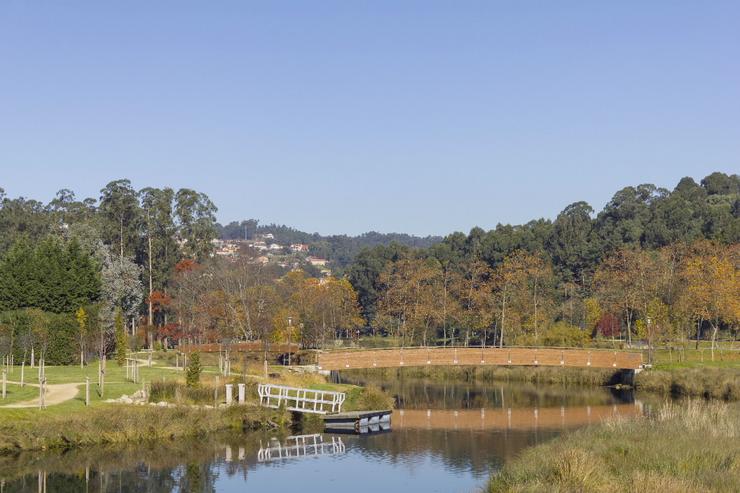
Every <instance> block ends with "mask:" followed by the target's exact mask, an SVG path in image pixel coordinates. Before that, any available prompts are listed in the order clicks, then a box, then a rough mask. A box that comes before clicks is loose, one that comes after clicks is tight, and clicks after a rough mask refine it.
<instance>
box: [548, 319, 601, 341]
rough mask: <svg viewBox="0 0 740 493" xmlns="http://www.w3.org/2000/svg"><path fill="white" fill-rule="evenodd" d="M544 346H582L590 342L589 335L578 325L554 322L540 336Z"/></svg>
mask: <svg viewBox="0 0 740 493" xmlns="http://www.w3.org/2000/svg"><path fill="white" fill-rule="evenodd" d="M542 342H543V343H544V344H545V345H546V346H561V347H584V346H588V345H589V344H590V343H591V335H590V334H589V333H588V332H586V331H585V330H582V329H581V328H580V327H576V326H574V325H570V324H568V323H566V322H563V321H560V322H555V323H554V324H552V325H551V326H550V328H549V329H547V331H545V333H544V334H543V336H542Z"/></svg>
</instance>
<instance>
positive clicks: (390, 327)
mask: <svg viewBox="0 0 740 493" xmlns="http://www.w3.org/2000/svg"><path fill="white" fill-rule="evenodd" d="M739 241H740V177H738V176H737V175H731V176H728V175H725V174H722V173H713V174H711V175H709V176H707V177H706V178H704V179H703V180H702V181H701V184H697V183H696V182H694V180H692V179H691V178H684V179H682V180H681V181H680V182H679V183H678V185H677V186H676V188H675V189H674V190H673V191H672V192H669V191H667V190H665V189H661V188H658V187H655V186H654V185H640V186H637V187H627V188H624V189H622V190H620V191H619V192H617V193H616V194H615V195H614V197H613V198H612V200H611V201H610V202H609V203H608V204H607V205H606V206H605V207H604V209H603V210H602V211H601V212H599V213H598V214H596V215H594V211H593V209H592V208H591V207H590V206H589V205H588V204H587V203H585V202H576V203H573V204H571V205H569V206H568V207H566V208H565V209H564V210H563V211H562V212H561V213H560V214H559V215H558V216H557V218H556V219H555V220H554V221H549V220H544V219H540V220H534V221H531V222H529V223H527V224H524V225H520V226H511V225H498V226H497V227H496V228H495V229H493V230H491V231H484V230H482V229H480V228H474V229H473V230H471V231H470V233H469V234H467V235H466V234H464V233H453V234H451V235H449V236H447V237H446V238H444V240H443V241H442V242H440V243H438V244H436V245H434V246H432V247H430V248H428V249H422V250H418V249H417V250H414V249H410V248H407V247H404V246H402V245H391V246H379V247H376V248H372V249H366V250H364V251H362V252H360V253H359V254H358V255H357V257H356V258H355V260H354V262H353V264H352V265H351V266H350V267H349V268H348V269H347V275H348V278H349V279H350V281H351V282H352V285H353V286H354V287H355V289H356V290H357V292H358V299H359V301H360V304H361V309H362V313H363V315H364V316H365V318H366V320H367V322H368V323H369V324H370V325H371V326H373V327H375V328H377V329H381V330H383V331H384V332H390V333H393V334H395V335H398V336H399V337H401V338H402V341H403V342H405V343H422V344H423V343H428V342H429V341H430V340H432V341H434V342H435V343H436V342H437V341H438V340H441V341H443V342H444V343H456V342H461V341H460V338H462V342H469V341H470V339H471V333H475V340H476V343H481V342H483V343H489V344H491V343H496V344H509V343H518V344H535V343H543V342H547V341H545V340H544V339H543V338H544V337H550V338H552V339H554V340H553V341H552V342H557V339H560V340H561V342H563V341H564V338H570V339H574V340H576V341H578V340H581V339H583V334H584V333H586V334H587V336H588V338H590V337H591V335H592V332H593V331H594V330H595V329H596V326H597V325H598V324H599V323H601V325H602V326H603V325H604V324H605V323H606V322H605V320H615V321H617V324H616V325H617V326H618V327H617V328H616V329H615V330H616V332H617V333H619V334H620V335H622V336H623V337H625V338H627V339H631V337H632V336H633V335H635V334H638V335H639V337H640V338H641V339H652V337H651V331H655V330H657V329H658V328H660V329H661V332H662V333H667V332H668V325H669V324H668V323H667V322H665V320H667V319H668V318H670V320H671V323H670V326H671V329H670V330H676V331H677V332H678V333H679V334H683V336H684V337H689V336H691V335H692V334H693V335H697V333H698V335H699V336H701V335H702V332H703V329H704V327H705V326H708V325H709V326H711V332H712V333H713V334H714V335H716V333H717V331H718V330H719V329H720V328H723V329H727V330H729V331H733V330H734V331H736V330H737V322H738V318H740V315H738V304H737V300H738V299H740V292H739V291H738V289H739V288H738V284H737V267H738V258H737V245H738V242H739ZM692 265H693V266H694V267H693V271H692V267H691V266H692ZM635 269H638V270H637V271H636V270H635ZM639 269H642V270H639ZM712 269H714V270H712ZM692 272H694V273H693V274H692ZM712 272H714V274H713V273H712ZM719 272H721V273H722V274H721V275H719V274H718V273H719ZM666 273H670V274H671V276H672V277H671V278H670V280H671V282H668V281H664V283H663V285H661V286H660V287H659V286H658V284H656V283H658V281H657V279H658V278H660V277H661V276H662V278H665V276H667V275H668V274H666ZM712 276H714V277H712ZM620 278H621V281H620ZM638 279H651V282H652V283H653V284H652V285H651V286H652V287H650V288H648V287H646V286H647V284H648V283H647V281H646V282H645V283H643V285H642V288H640V289H641V290H642V291H641V292H642V295H641V296H640V297H639V299H640V300H641V301H640V302H639V303H637V302H633V301H632V300H634V299H635V295H634V292H633V291H634V289H637V288H636V287H635V286H636V285H637V280H638ZM720 281H721V282H720ZM620 283H621V284H620ZM723 283H724V284H723ZM718 285H723V286H724V288H723V294H722V297H721V299H722V300H723V302H722V303H718V302H716V301H714V302H710V301H709V300H705V301H704V302H698V301H697V300H698V299H700V298H701V296H700V295H703V294H704V293H706V292H711V291H712V290H711V289H709V288H710V286H718ZM619 286H622V287H621V288H619ZM697 286H703V288H700V287H697ZM628 287H630V289H629V290H628V289H627V288H628ZM620 289H621V290H622V291H625V290H626V291H629V292H630V293H631V294H630V295H629V296H628V297H627V298H624V296H621V295H618V294H616V293H618V292H619V291H620ZM687 293H693V296H691V298H693V299H692V300H691V301H689V300H687V299H685V297H686V296H689V295H688V294H687ZM622 294H624V293H622ZM679 294H681V296H683V297H684V298H681V296H679ZM620 296H621V304H620ZM733 299H734V300H735V301H734V302H733V301H732V300H733ZM711 303H715V304H716V305H717V307H719V306H720V305H721V306H723V307H724V308H723V310H724V311H723V314H722V315H721V316H719V315H718V313H719V312H718V311H717V310H718V308H717V309H710V308H708V307H709V305H710V304H711ZM692 304H694V305H695V306H694V308H692V309H688V308H687V306H689V305H692ZM666 312H667V313H668V315H666ZM710 312H712V313H714V315H710ZM597 313H598V314H599V316H598V317H597V316H596V315H595V314H597ZM602 317H603V320H602ZM648 320H650V321H651V322H650V323H649V324H648ZM657 320H663V321H662V322H660V324H662V327H661V326H660V325H659V323H658V322H655V323H653V321H657ZM712 320H713V321H712ZM612 325H614V324H612ZM648 325H649V327H647V326H648ZM690 326H692V327H694V331H693V333H692V332H691V331H690V330H689V329H688V327H690ZM679 327H680V330H679ZM602 328H603V327H602ZM574 329H578V330H574ZM507 332H510V333H509V336H510V337H507ZM593 333H595V332H593ZM566 336H567V337H566Z"/></svg>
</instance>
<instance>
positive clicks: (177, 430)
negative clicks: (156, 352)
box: [0, 404, 290, 454]
mask: <svg viewBox="0 0 740 493" xmlns="http://www.w3.org/2000/svg"><path fill="white" fill-rule="evenodd" d="M289 423H290V417H289V414H288V413H286V412H285V411H280V410H273V409H265V408H261V407H258V406H255V405H250V406H231V407H228V408H221V409H202V408H198V407H191V406H175V407H159V406H146V405H144V406H133V405H115V404H107V405H102V406H98V407H94V408H89V409H81V410H78V411H76V412H74V413H69V412H67V413H53V414H49V413H45V414H44V415H43V416H40V413H39V412H38V411H37V410H33V411H26V412H16V413H15V414H14V419H2V420H0V454H4V453H12V452H15V451H19V450H37V449H49V448H70V447H78V446H84V445H94V444H112V443H124V442H145V441H149V440H170V439H175V438H185V437H199V436H204V435H206V434H209V433H215V432H217V431H223V430H235V431H237V430H238V431H254V430H266V429H275V428H277V427H287V426H288V425H289Z"/></svg>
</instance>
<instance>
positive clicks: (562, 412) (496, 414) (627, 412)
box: [393, 402, 642, 430]
mask: <svg viewBox="0 0 740 493" xmlns="http://www.w3.org/2000/svg"><path fill="white" fill-rule="evenodd" d="M640 415H642V404H641V403H639V402H636V403H634V404H614V405H612V406H581V407H546V408H508V409H460V410H446V409H444V410H438V409H430V410H423V409H399V410H397V411H396V412H395V413H394V415H393V428H395V429H403V428H407V429H423V430H434V429H443V430H507V429H508V430H511V429H516V430H529V429H535V428H558V429H562V428H568V427H571V426H583V425H587V424H591V423H600V422H602V421H604V420H607V419H610V418H615V417H635V416H640Z"/></svg>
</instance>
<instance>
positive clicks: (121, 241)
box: [119, 216, 123, 268]
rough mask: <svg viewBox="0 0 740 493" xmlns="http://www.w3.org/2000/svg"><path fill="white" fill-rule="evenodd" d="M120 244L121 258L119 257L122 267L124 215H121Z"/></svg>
mask: <svg viewBox="0 0 740 493" xmlns="http://www.w3.org/2000/svg"><path fill="white" fill-rule="evenodd" d="M119 239H120V245H121V258H120V259H119V260H120V262H121V268H123V216H121V220H120V237H119Z"/></svg>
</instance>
